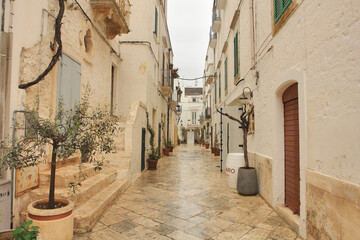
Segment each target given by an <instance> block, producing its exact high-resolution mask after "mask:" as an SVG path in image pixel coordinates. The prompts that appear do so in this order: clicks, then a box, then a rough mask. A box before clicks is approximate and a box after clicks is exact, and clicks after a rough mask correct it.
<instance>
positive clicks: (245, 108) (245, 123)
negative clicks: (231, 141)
mask: <svg viewBox="0 0 360 240" xmlns="http://www.w3.org/2000/svg"><path fill="white" fill-rule="evenodd" d="M216 111H217V112H219V113H220V114H222V115H224V116H226V117H228V118H229V119H230V120H233V121H235V122H237V123H238V124H239V125H240V127H241V129H242V132H243V149H244V160H245V167H240V168H239V171H238V183H237V190H238V192H239V193H240V194H242V195H255V194H257V192H258V182H257V174H256V169H255V168H254V167H250V165H249V157H248V150H247V137H248V131H249V124H250V116H251V115H252V114H253V112H254V105H252V104H250V103H244V104H242V113H241V115H240V118H239V119H238V118H235V117H233V116H231V115H229V114H228V113H224V112H222V111H219V110H218V109H216Z"/></svg>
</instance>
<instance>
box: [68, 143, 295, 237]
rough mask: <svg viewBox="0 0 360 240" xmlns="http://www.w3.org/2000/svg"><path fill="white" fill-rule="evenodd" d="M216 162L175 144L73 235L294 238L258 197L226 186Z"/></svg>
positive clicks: (206, 154) (204, 153) (205, 154)
mask: <svg viewBox="0 0 360 240" xmlns="http://www.w3.org/2000/svg"><path fill="white" fill-rule="evenodd" d="M218 165H219V160H218V158H215V157H213V155H212V154H211V153H210V151H209V150H205V149H204V148H202V147H200V146H194V145H181V146H180V147H177V149H175V150H174V153H173V155H172V156H170V157H164V158H162V159H160V161H159V164H158V170H156V171H147V172H145V173H144V174H143V175H142V176H141V177H140V178H139V179H138V180H137V181H136V182H135V183H134V184H132V186H131V187H130V188H129V189H128V190H127V191H126V192H125V193H124V194H123V195H122V196H121V198H120V199H118V201H117V202H116V204H114V205H113V206H112V207H111V208H110V209H109V210H108V211H107V212H106V213H105V214H104V216H103V217H102V218H101V219H100V221H99V222H98V223H97V224H96V225H95V228H94V229H93V231H92V232H90V233H87V234H80V235H76V236H75V237H74V239H76V240H83V239H101V240H102V239H158V240H160V239H161V240H162V239H164V240H166V239H184V240H188V239H189V240H191V239H194V240H195V239H227V240H228V239H241V240H244V239H251V240H256V239H282V240H283V239H291V240H299V239H300V238H298V236H297V234H296V233H295V232H294V231H292V230H291V229H290V227H289V226H288V225H287V224H286V223H285V222H284V221H283V220H282V219H281V218H280V217H279V216H278V215H277V214H276V213H275V212H274V210H273V209H272V208H271V207H269V206H268V205H267V204H266V203H265V201H264V200H263V199H262V198H260V197H259V196H254V197H243V196H240V195H238V194H237V192H236V190H235V189H231V188H229V187H228V186H227V183H226V174H225V173H222V174H221V173H220V171H219V168H218V167H216V166H218Z"/></svg>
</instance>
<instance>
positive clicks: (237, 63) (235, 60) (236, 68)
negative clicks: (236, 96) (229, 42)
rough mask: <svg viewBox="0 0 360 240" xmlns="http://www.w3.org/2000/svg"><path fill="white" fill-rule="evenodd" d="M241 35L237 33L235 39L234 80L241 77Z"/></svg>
mask: <svg viewBox="0 0 360 240" xmlns="http://www.w3.org/2000/svg"><path fill="white" fill-rule="evenodd" d="M238 40H239V33H238V32H236V34H235V37H234V78H235V79H236V78H237V77H238V75H239V43H238V42H239V41H238Z"/></svg>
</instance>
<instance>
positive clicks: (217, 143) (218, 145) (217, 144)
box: [214, 133, 220, 149]
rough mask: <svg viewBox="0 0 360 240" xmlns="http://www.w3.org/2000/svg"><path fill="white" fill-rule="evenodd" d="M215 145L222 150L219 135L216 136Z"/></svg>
mask: <svg viewBox="0 0 360 240" xmlns="http://www.w3.org/2000/svg"><path fill="white" fill-rule="evenodd" d="M214 145H215V147H216V148H217V149H220V143H219V133H216V135H215V141H214Z"/></svg>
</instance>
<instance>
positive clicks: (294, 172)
mask: <svg viewBox="0 0 360 240" xmlns="http://www.w3.org/2000/svg"><path fill="white" fill-rule="evenodd" d="M282 102H283V107H284V152H285V153H284V159H285V205H286V206H287V207H288V208H290V209H291V210H292V211H293V212H294V214H299V213H300V154H299V103H298V84H297V83H295V84H293V85H291V86H290V87H288V88H287V89H286V90H285V92H284V93H283V96H282Z"/></svg>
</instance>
